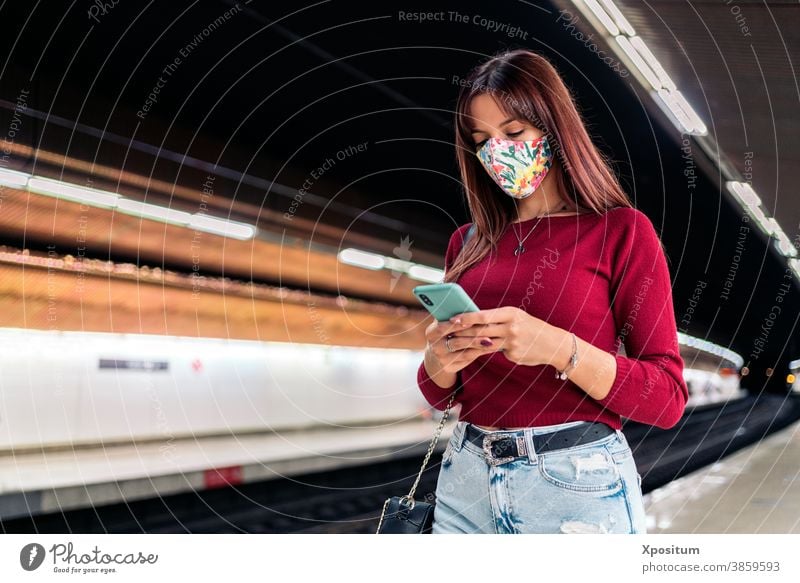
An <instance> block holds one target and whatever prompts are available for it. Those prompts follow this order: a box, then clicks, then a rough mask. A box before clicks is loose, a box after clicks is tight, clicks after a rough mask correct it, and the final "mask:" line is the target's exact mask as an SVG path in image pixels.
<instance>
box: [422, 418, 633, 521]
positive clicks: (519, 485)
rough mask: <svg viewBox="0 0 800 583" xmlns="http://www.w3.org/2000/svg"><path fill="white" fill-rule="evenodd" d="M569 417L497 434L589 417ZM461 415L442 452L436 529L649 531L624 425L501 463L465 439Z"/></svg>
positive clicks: (541, 430) (571, 424) (539, 431)
mask: <svg viewBox="0 0 800 583" xmlns="http://www.w3.org/2000/svg"><path fill="white" fill-rule="evenodd" d="M586 423H587V422H585V421H571V422H568V423H560V424H557V425H543V426H538V427H531V428H528V429H526V430H516V431H515V430H502V431H499V433H504V434H516V435H525V434H526V433H527V434H528V438H527V443H528V444H532V441H531V439H530V435H531V432H533V434H536V435H539V434H542V433H548V432H551V431H556V430H559V429H564V428H567V427H574V426H577V425H581V424H586ZM466 425H467V422H466V421H459V422H458V423H457V424H456V427H455V428H454V430H453V434H452V436H451V437H450V441H449V442H448V444H447V447H446V448H445V451H444V454H443V455H442V463H441V466H440V468H439V481H438V483H437V486H436V503H435V506H434V517H433V527H432V531H431V532H432V534H444V533H514V534H526V533H609V534H615V533H631V534H644V533H646V532H647V531H646V527H645V511H644V503H643V501H642V490H641V476H640V475H639V472H638V471H637V469H636V464H635V463H634V459H633V453H632V452H631V448H630V446H629V445H628V441H627V440H626V439H625V435H624V434H623V433H622V431H621V430H616V432H615V433H612V434H611V435H608V436H606V437H603V438H601V439H598V440H596V441H592V442H590V443H584V444H581V445H576V446H573V447H567V448H562V449H555V450H550V451H545V452H542V453H537V452H534V451H533V448H531V447H528V454H527V456H526V457H521V458H517V459H515V460H513V461H510V462H506V463H503V464H499V465H490V464H489V463H487V461H486V459H485V456H484V453H483V450H482V449H481V448H480V447H478V446H477V445H475V444H474V443H472V442H471V441H469V440H467V439H464V433H465V429H466Z"/></svg>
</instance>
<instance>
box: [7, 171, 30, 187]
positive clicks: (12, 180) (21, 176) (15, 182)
mask: <svg viewBox="0 0 800 583" xmlns="http://www.w3.org/2000/svg"><path fill="white" fill-rule="evenodd" d="M30 177H31V175H30V174H25V173H24V172H17V171H16V170H3V169H0V184H2V185H3V186H11V187H13V188H24V187H25V186H26V185H27V184H28V178H30Z"/></svg>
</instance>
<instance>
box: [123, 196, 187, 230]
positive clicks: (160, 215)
mask: <svg viewBox="0 0 800 583" xmlns="http://www.w3.org/2000/svg"><path fill="white" fill-rule="evenodd" d="M116 209H117V210H118V211H121V212H124V213H126V214H131V215H135V216H139V217H142V218H146V219H156V220H159V221H165V222H168V223H174V224H178V225H183V226H184V227H185V226H186V225H188V224H189V221H190V220H191V218H192V215H191V213H186V212H183V211H179V210H175V209H170V208H167V207H163V206H158V205H155V204H148V203H146V202H140V201H138V200H132V199H130V198H121V199H120V200H119V202H117V207H116Z"/></svg>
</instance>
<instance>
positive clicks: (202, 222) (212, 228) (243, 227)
mask: <svg viewBox="0 0 800 583" xmlns="http://www.w3.org/2000/svg"><path fill="white" fill-rule="evenodd" d="M187 226H188V227H190V228H192V229H195V230H197V231H205V232H206V233H211V234H212V235H220V236H222V237H232V238H234V239H239V240H242V241H244V240H247V239H252V238H253V237H255V236H256V228H255V227H254V226H253V225H248V224H247V223H237V222H235V221H229V220H227V219H220V218H217V217H212V216H209V215H206V214H202V213H195V214H193V215H192V216H191V218H190V219H189V224H188V225H187Z"/></svg>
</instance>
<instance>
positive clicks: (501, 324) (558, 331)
mask: <svg viewBox="0 0 800 583" xmlns="http://www.w3.org/2000/svg"><path fill="white" fill-rule="evenodd" d="M458 320H460V321H461V327H462V329H457V330H456V331H455V332H453V333H452V334H451V336H456V337H471V336H488V337H489V338H491V340H492V342H493V346H490V347H488V349H489V350H490V351H491V350H492V349H494V350H495V351H502V352H503V355H504V356H505V357H506V358H507V359H508V360H510V361H511V362H515V363H517V364H525V365H528V366H536V365H541V364H549V365H553V366H556V365H560V364H563V363H560V362H559V354H560V353H561V351H562V350H563V349H564V346H563V343H565V342H568V341H569V334H568V333H566V331H565V330H563V329H562V328H558V327H556V326H553V325H552V324H548V323H547V322H545V321H544V320H540V319H539V318H536V317H535V316H531V315H530V314H529V313H528V312H526V311H525V310H522V309H520V308H515V307H513V306H504V307H502V308H495V309H492V310H480V311H478V312H465V313H463V314H459V315H457V316H453V317H452V318H450V321H451V322H454V323H455V322H457V321H458ZM562 358H563V357H562Z"/></svg>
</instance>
